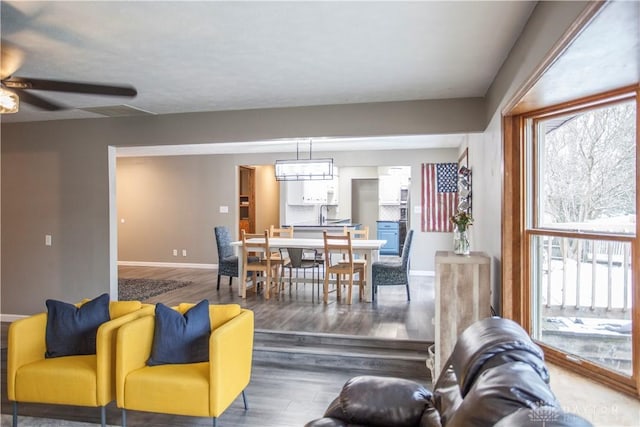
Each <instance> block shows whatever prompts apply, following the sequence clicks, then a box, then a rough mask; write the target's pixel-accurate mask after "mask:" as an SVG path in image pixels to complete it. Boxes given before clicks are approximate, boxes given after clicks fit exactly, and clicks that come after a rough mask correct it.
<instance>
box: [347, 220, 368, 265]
mask: <svg viewBox="0 0 640 427" xmlns="http://www.w3.org/2000/svg"><path fill="white" fill-rule="evenodd" d="M349 231H351V238H352V239H353V240H369V226H368V225H364V226H362V228H355V227H349V226H346V225H345V226H344V234H345V235H346V234H347V232H349ZM361 256H363V257H364V259H362V258H360V257H361ZM366 260H367V256H366V255H359V254H356V255H355V256H354V259H353V262H356V263H363V262H364V263H365V265H366Z"/></svg>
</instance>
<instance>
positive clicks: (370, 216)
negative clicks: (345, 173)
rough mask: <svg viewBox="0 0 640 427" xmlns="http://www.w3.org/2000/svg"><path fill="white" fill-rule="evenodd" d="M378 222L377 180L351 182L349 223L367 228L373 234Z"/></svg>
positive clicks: (355, 180) (354, 180)
mask: <svg viewBox="0 0 640 427" xmlns="http://www.w3.org/2000/svg"><path fill="white" fill-rule="evenodd" d="M376 221H378V179H377V178H368V179H353V180H352V181H351V222H353V223H357V224H362V225H363V226H365V225H367V226H369V232H370V233H371V232H373V233H375V230H376V224H377V223H376Z"/></svg>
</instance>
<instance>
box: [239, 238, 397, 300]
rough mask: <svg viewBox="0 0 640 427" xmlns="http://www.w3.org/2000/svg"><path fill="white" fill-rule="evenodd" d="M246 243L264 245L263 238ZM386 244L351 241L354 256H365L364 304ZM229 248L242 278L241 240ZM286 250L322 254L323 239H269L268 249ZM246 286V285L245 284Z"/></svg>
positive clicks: (371, 290)
mask: <svg viewBox="0 0 640 427" xmlns="http://www.w3.org/2000/svg"><path fill="white" fill-rule="evenodd" d="M247 241H248V242H255V243H264V238H260V237H254V238H251V239H248V240H247ZM386 243H387V241H386V240H377V239H354V240H352V241H351V247H352V249H353V253H354V254H362V255H365V257H366V259H367V269H366V273H365V289H364V300H365V302H371V301H372V297H373V289H372V286H371V284H372V282H373V281H372V277H373V276H372V274H373V269H372V264H373V263H374V262H376V261H378V259H379V258H380V248H381V247H382V246H384V245H385V244H386ZM231 246H233V247H234V249H235V251H236V255H238V272H239V273H240V276H242V240H237V241H235V242H231ZM286 248H300V249H312V250H316V251H317V252H318V253H323V252H324V239H314V238H306V237H305V238H299V237H292V238H289V237H270V238H269V249H270V250H271V249H277V250H280V249H286ZM245 286H246V284H245ZM238 293H239V295H240V296H242V284H240V286H239V287H238Z"/></svg>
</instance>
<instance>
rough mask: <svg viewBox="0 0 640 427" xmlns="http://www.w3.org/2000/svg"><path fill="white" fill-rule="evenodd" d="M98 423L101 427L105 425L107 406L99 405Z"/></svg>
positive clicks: (105, 426)
mask: <svg viewBox="0 0 640 427" xmlns="http://www.w3.org/2000/svg"><path fill="white" fill-rule="evenodd" d="M100 424H101V425H102V427H107V408H106V407H104V406H101V407H100Z"/></svg>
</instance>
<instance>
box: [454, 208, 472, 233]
mask: <svg viewBox="0 0 640 427" xmlns="http://www.w3.org/2000/svg"><path fill="white" fill-rule="evenodd" d="M451 222H452V223H454V224H455V225H456V228H457V229H458V231H460V232H462V231H467V228H469V226H470V225H472V224H473V218H472V217H471V215H470V214H469V213H468V212H466V211H459V212H457V213H456V214H455V215H453V216H452V217H451Z"/></svg>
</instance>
